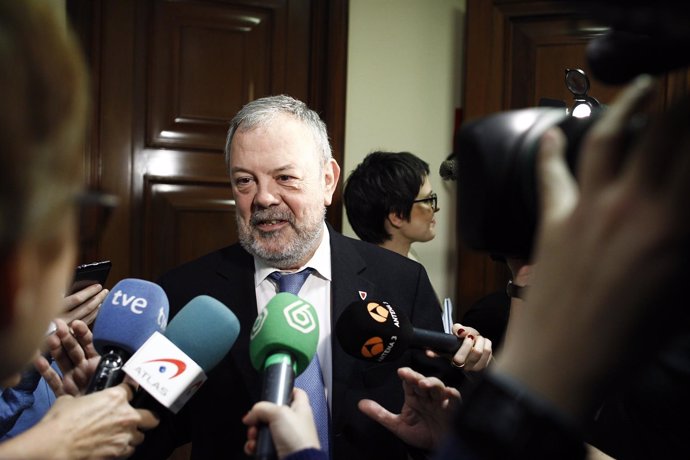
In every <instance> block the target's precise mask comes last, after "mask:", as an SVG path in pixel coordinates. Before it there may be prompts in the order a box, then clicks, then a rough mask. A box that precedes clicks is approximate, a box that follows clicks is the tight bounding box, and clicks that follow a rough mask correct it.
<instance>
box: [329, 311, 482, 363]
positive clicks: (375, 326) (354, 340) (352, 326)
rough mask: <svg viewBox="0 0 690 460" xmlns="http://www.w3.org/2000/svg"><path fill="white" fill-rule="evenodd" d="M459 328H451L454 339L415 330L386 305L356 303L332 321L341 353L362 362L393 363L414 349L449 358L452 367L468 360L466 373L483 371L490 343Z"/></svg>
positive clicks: (399, 314) (424, 330)
mask: <svg viewBox="0 0 690 460" xmlns="http://www.w3.org/2000/svg"><path fill="white" fill-rule="evenodd" d="M461 327H462V326H461V325H459V324H456V325H455V326H454V327H453V330H454V331H455V332H456V333H457V334H458V335H457V336H456V335H452V334H446V333H443V332H437V331H431V330H427V329H419V328H416V327H414V326H412V323H411V322H410V320H409V318H408V317H407V316H406V315H405V314H404V313H403V312H402V311H400V310H398V309H395V308H394V307H393V306H392V305H391V304H389V303H388V302H384V301H377V300H368V301H363V300H360V301H356V302H353V303H351V304H350V305H348V306H347V308H345V310H344V311H343V313H342V314H341V315H340V317H339V318H338V320H337V322H336V325H335V333H336V336H337V337H338V341H339V343H340V345H341V346H342V347H343V349H344V350H345V352H347V353H348V354H349V355H351V356H353V357H355V358H358V359H362V360H365V361H373V362H378V363H382V362H388V361H394V360H396V359H398V358H399V357H400V356H401V355H402V354H403V353H404V352H405V351H407V350H409V349H410V348H414V349H419V350H430V351H431V352H433V353H434V354H437V355H445V356H449V357H451V358H452V361H451V362H453V363H455V364H454V365H455V366H456V367H463V366H465V363H466V362H468V361H470V358H471V362H472V365H471V366H469V367H468V370H481V369H483V368H485V367H486V365H487V364H488V362H489V360H490V358H491V341H489V340H488V339H485V338H483V337H480V336H479V334H478V333H477V331H476V330H470V329H471V328H465V329H467V330H463V331H460V328H461ZM472 333H474V335H473V334H472Z"/></svg>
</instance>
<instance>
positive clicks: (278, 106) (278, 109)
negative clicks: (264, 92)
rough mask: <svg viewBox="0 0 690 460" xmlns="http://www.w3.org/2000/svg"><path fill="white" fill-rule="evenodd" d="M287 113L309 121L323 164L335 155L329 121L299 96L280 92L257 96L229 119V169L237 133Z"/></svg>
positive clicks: (226, 154) (227, 159)
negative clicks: (330, 137)
mask: <svg viewBox="0 0 690 460" xmlns="http://www.w3.org/2000/svg"><path fill="white" fill-rule="evenodd" d="M281 114H288V115H291V116H292V117H294V118H295V119H297V120H299V121H301V122H302V123H304V124H306V125H307V126H308V127H309V129H310V130H311V132H312V134H313V136H314V142H316V145H317V147H318V149H319V150H320V151H321V155H322V159H323V164H325V163H326V162H327V161H328V160H330V159H331V158H333V153H332V152H331V144H330V143H329V141H328V131H327V129H326V123H324V122H323V120H321V117H319V114H318V113H316V112H315V111H313V110H312V109H310V108H309V107H307V105H306V104H305V103H304V102H302V101H298V100H297V99H295V98H293V97H290V96H287V95H285V94H281V95H278V96H267V97H262V98H260V99H256V100H254V101H251V102H249V103H247V104H245V106H244V107H242V109H240V111H239V112H237V115H235V116H234V117H233V119H232V121H231V122H230V129H229V130H228V136H227V139H226V141H225V165H226V167H227V168H228V169H230V155H231V150H230V146H231V144H232V138H233V137H234V135H235V133H236V132H237V131H238V130H239V131H247V130H251V129H255V128H258V127H260V126H266V125H267V124H269V123H271V122H272V121H273V120H274V119H275V118H276V117H277V116H278V115H281Z"/></svg>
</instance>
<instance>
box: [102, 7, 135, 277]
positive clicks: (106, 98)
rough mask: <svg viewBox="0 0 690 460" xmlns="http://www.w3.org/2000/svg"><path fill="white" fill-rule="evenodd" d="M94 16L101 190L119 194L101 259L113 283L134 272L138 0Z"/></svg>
mask: <svg viewBox="0 0 690 460" xmlns="http://www.w3.org/2000/svg"><path fill="white" fill-rule="evenodd" d="M97 3H98V4H99V8H98V14H97V15H96V16H95V17H94V18H93V24H94V29H93V36H95V37H98V38H97V42H98V44H99V50H98V52H97V53H98V56H99V59H97V60H94V61H93V63H92V78H93V79H95V80H97V82H96V83H95V84H94V86H95V87H96V88H97V89H98V94H96V95H94V118H95V123H97V132H96V133H95V136H96V138H97V143H96V146H97V149H98V150H97V151H94V152H92V155H93V156H96V155H98V156H99V161H100V167H99V171H98V178H99V179H98V180H99V182H100V184H101V186H102V188H103V189H104V190H106V191H108V192H110V193H114V194H115V195H117V196H118V197H119V200H120V201H119V205H118V207H117V209H116V210H115V211H114V212H113V214H112V216H111V219H110V221H109V222H108V224H107V227H106V229H105V231H104V235H103V238H102V244H101V248H100V254H99V258H102V259H110V260H111V261H112V263H113V267H112V270H111V273H110V277H109V278H108V283H109V286H108V287H112V285H114V284H115V283H116V282H117V281H119V280H121V279H123V278H128V277H131V276H134V273H132V270H131V269H132V267H131V259H130V251H131V248H132V245H131V238H132V231H131V226H130V222H131V216H130V206H131V186H132V135H133V134H132V130H133V124H134V121H133V120H134V117H133V115H134V114H133V102H134V101H133V99H132V84H133V79H134V75H135V65H134V56H133V54H132V50H133V48H134V37H135V29H134V25H135V12H136V8H135V1H134V0H122V1H120V0H112V1H100V2H97Z"/></svg>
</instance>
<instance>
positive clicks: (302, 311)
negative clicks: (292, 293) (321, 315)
mask: <svg viewBox="0 0 690 460" xmlns="http://www.w3.org/2000/svg"><path fill="white" fill-rule="evenodd" d="M315 313H316V311H315V310H314V307H312V306H311V305H310V304H308V303H307V302H304V301H302V300H296V301H294V302H292V303H291V304H290V305H288V306H287V307H285V309H284V310H283V314H284V315H285V320H286V321H287V323H288V325H289V326H290V327H291V328H293V329H295V330H296V331H299V332H302V333H303V334H308V333H310V332H311V331H313V330H314V329H316V327H317V326H318V324H319V322H318V320H317V319H316V318H315V317H314V314H315Z"/></svg>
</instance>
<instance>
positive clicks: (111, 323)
mask: <svg viewBox="0 0 690 460" xmlns="http://www.w3.org/2000/svg"><path fill="white" fill-rule="evenodd" d="M168 310H169V305H168V297H167V296H166V295H165V292H164V291H163V288H161V287H160V286H158V285H157V284H155V283H152V282H150V281H144V280H140V279H134V278H128V279H124V280H122V281H119V282H118V283H117V284H116V285H115V286H114V287H113V289H112V290H111V291H110V292H109V293H108V296H107V297H106V298H105V300H104V301H103V305H102V306H101V309H100V311H99V312H98V316H97V317H96V322H95V324H94V327H93V344H94V346H95V347H96V351H98V352H99V353H100V355H101V360H100V362H99V363H98V367H97V368H96V372H95V374H94V376H93V377H92V379H91V382H90V384H89V387H88V389H87V390H86V392H87V394H88V393H93V392H94V391H99V390H103V389H104V388H109V387H112V386H115V385H117V384H118V383H121V382H122V380H123V379H124V376H125V374H124V372H123V370H122V367H123V366H124V364H125V362H126V361H127V360H128V359H129V358H130V357H131V356H132V354H134V352H135V351H136V350H137V349H138V348H139V347H141V345H142V344H143V343H144V342H146V340H147V339H148V338H149V337H150V336H151V335H152V334H153V333H154V332H161V331H164V330H165V327H166V325H167V323H168Z"/></svg>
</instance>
